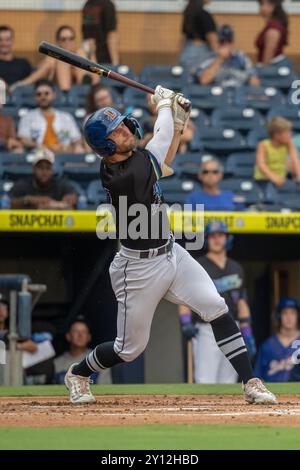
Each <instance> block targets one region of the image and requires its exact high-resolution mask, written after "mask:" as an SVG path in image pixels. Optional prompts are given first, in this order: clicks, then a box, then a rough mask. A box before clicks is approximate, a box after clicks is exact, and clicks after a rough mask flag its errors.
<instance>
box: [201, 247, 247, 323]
mask: <svg viewBox="0 0 300 470" xmlns="http://www.w3.org/2000/svg"><path fill="white" fill-rule="evenodd" d="M199 263H200V264H201V265H202V266H203V268H204V269H205V271H206V272H207V273H208V274H209V276H210V277H211V278H212V280H213V282H214V284H215V286H216V288H217V291H218V292H219V294H220V295H221V296H222V297H223V298H224V299H225V302H226V304H227V306H228V309H229V313H230V314H231V315H232V316H233V317H234V318H235V319H236V320H237V313H238V310H237V305H238V301H239V300H240V299H246V290H245V275H244V270H243V268H242V266H241V265H240V264H239V263H238V262H237V261H234V260H233V259H230V258H227V261H226V265H225V267H224V269H222V268H220V266H217V265H216V264H215V263H214V262H213V261H212V260H211V259H209V258H208V257H207V256H202V257H201V258H199Z"/></svg>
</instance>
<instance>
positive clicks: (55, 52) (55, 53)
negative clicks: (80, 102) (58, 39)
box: [39, 41, 155, 95]
mask: <svg viewBox="0 0 300 470" xmlns="http://www.w3.org/2000/svg"><path fill="white" fill-rule="evenodd" d="M39 52H41V53H42V54H46V55H48V56H50V57H54V59H57V60H61V61H62V62H66V63H67V64H70V65H73V66H74V67H79V68H80V69H83V70H86V71H87V72H90V73H96V74H97V75H100V76H102V77H107V78H111V79H112V80H117V81H118V82H121V83H124V85H127V86H131V87H133V88H138V89H139V90H142V91H144V92H145V93H150V94H152V95H154V93H155V92H154V90H153V88H150V87H148V86H146V85H143V84H142V83H139V82H137V81H135V80H132V79H131V78H127V77H125V76H124V75H121V74H120V73H117V72H115V71H113V70H110V69H108V68H107V67H104V66H103V65H100V64H97V63H96V62H93V61H92V60H89V59H86V58H85V57H81V56H80V55H78V54H75V53H74V52H70V51H67V50H66V49H63V48H62V47H59V46H55V45H54V44H51V43H49V42H46V41H43V42H41V44H40V46H39Z"/></svg>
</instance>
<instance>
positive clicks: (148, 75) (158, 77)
mask: <svg viewBox="0 0 300 470" xmlns="http://www.w3.org/2000/svg"><path fill="white" fill-rule="evenodd" d="M140 81H141V82H142V83H144V84H145V85H148V86H150V87H152V88H155V86H156V85H157V84H160V85H162V86H164V87H165V88H170V89H171V90H175V91H181V90H182V88H183V87H184V86H186V85H187V84H188V81H189V75H188V73H187V72H186V71H185V70H184V69H183V67H181V66H180V65H174V66H172V65H146V66H145V67H144V68H143V70H142V71H141V75H140Z"/></svg>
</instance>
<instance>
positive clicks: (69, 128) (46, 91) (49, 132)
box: [18, 80, 84, 153]
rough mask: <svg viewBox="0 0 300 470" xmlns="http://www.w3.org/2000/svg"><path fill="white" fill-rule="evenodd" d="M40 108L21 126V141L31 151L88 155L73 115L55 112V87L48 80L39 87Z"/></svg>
mask: <svg viewBox="0 0 300 470" xmlns="http://www.w3.org/2000/svg"><path fill="white" fill-rule="evenodd" d="M35 99H36V103H37V108H36V109H34V110H32V111H29V112H28V113H27V114H26V115H25V116H24V117H23V118H22V119H21V120H20V123H19V129H18V137H19V138H20V139H21V142H22V144H23V145H24V147H26V148H27V149H35V148H43V147H46V148H48V149H50V150H52V151H53V152H74V153H81V152H83V151H84V149H83V145H82V139H81V134H80V131H79V129H78V126H77V124H76V122H75V119H74V118H73V116H72V115H71V114H70V113H66V112H63V111H60V110H57V109H55V108H54V106H53V105H54V102H55V99H56V93H55V87H54V85H53V83H52V82H50V81H48V80H40V81H39V82H37V84H36V86H35Z"/></svg>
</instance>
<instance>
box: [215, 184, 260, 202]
mask: <svg viewBox="0 0 300 470" xmlns="http://www.w3.org/2000/svg"><path fill="white" fill-rule="evenodd" d="M220 187H221V189H223V190H227V191H232V192H233V193H234V195H235V197H236V198H238V199H239V202H242V203H244V204H246V205H247V206H249V205H253V204H261V203H262V202H263V193H262V191H261V189H260V187H259V186H258V185H257V184H256V183H255V181H253V180H251V179H246V178H241V179H237V178H229V179H224V180H223V181H221V183H220Z"/></svg>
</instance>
